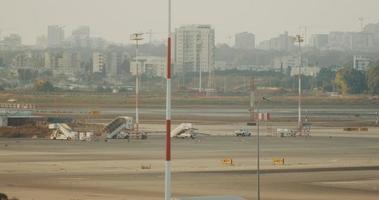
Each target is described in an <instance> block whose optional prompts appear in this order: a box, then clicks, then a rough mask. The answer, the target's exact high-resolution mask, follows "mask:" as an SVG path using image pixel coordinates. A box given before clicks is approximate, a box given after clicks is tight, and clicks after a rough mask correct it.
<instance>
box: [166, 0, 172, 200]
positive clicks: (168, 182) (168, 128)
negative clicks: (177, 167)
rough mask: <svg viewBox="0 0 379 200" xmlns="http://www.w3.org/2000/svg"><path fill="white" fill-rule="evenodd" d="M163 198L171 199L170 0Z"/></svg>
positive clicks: (169, 6) (169, 4) (169, 12)
mask: <svg viewBox="0 0 379 200" xmlns="http://www.w3.org/2000/svg"><path fill="white" fill-rule="evenodd" d="M166 80H167V82H166V163H165V200H171V0H168V38H167V68H166Z"/></svg>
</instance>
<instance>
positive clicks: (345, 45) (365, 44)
mask: <svg viewBox="0 0 379 200" xmlns="http://www.w3.org/2000/svg"><path fill="white" fill-rule="evenodd" d="M328 46H329V49H332V50H369V49H372V48H374V35H373V34H371V33H365V32H330V33H329V35H328Z"/></svg>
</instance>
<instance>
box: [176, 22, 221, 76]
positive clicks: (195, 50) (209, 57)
mask: <svg viewBox="0 0 379 200" xmlns="http://www.w3.org/2000/svg"><path fill="white" fill-rule="evenodd" d="M173 44H174V53H173V61H174V73H175V74H177V73H183V72H184V73H185V72H198V71H200V70H201V71H203V72H208V71H213V70H214V66H215V30H214V29H213V28H212V27H211V26H210V25H187V26H182V27H179V28H177V29H176V30H175V34H174V42H173Z"/></svg>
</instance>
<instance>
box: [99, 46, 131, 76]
mask: <svg viewBox="0 0 379 200" xmlns="http://www.w3.org/2000/svg"><path fill="white" fill-rule="evenodd" d="M125 62H128V54H127V53H126V52H124V51H121V50H117V49H108V51H107V56H106V63H107V64H106V70H105V71H106V75H107V76H109V77H116V76H120V75H121V73H122V72H124V71H123V70H122V67H124V66H123V65H125Z"/></svg>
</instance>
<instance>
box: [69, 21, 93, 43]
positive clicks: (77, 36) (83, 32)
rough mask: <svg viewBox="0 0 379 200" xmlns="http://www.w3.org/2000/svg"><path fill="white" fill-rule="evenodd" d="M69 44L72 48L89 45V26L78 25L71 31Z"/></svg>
mask: <svg viewBox="0 0 379 200" xmlns="http://www.w3.org/2000/svg"><path fill="white" fill-rule="evenodd" d="M71 46H72V47H73V48H89V47H90V27H89V26H80V27H78V28H77V29H75V30H73V31H72V38H71Z"/></svg>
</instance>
